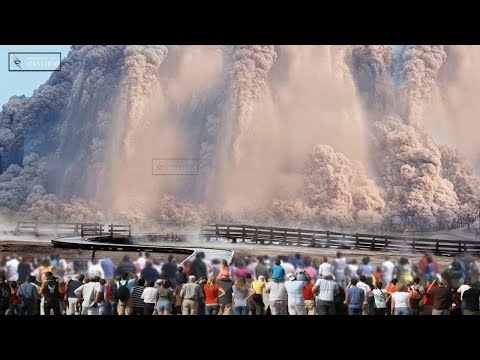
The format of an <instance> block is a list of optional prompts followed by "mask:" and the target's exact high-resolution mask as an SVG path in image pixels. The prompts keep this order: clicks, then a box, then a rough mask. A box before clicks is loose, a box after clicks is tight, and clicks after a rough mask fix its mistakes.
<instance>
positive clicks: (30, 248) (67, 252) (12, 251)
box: [0, 241, 187, 265]
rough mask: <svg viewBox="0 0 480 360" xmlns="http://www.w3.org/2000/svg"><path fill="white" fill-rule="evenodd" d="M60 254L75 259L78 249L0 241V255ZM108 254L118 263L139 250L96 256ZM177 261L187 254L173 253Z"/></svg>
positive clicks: (154, 257)
mask: <svg viewBox="0 0 480 360" xmlns="http://www.w3.org/2000/svg"><path fill="white" fill-rule="evenodd" d="M54 254H59V255H60V256H61V257H63V258H64V259H65V260H67V261H69V262H70V261H73V259H74V258H75V256H76V255H77V250H75V249H62V248H55V247H53V245H52V244H50V243H44V242H34V241H32V243H31V244H25V242H22V243H19V242H15V241H11V242H9V241H2V242H1V243H0V256H1V257H3V256H10V257H11V256H15V255H16V256H22V257H23V256H30V257H35V258H42V257H47V256H49V255H54ZM83 255H84V256H85V257H86V258H91V256H92V251H91V250H84V251H83ZM106 255H108V256H109V257H110V258H111V259H112V261H113V262H114V263H115V264H116V265H118V264H119V263H120V262H121V261H122V259H123V257H124V256H125V255H128V256H129V257H130V260H132V261H134V260H136V259H137V258H138V253H137V252H132V251H96V252H95V258H96V259H102V258H103V257H104V256H106ZM168 255H170V254H158V253H151V256H150V258H151V259H152V260H153V261H155V260H159V261H162V260H166V259H167V258H168ZM173 255H174V256H175V259H176V261H177V263H179V262H181V261H183V260H184V259H185V258H186V257H187V255H185V254H173Z"/></svg>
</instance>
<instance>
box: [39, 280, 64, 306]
mask: <svg viewBox="0 0 480 360" xmlns="http://www.w3.org/2000/svg"><path fill="white" fill-rule="evenodd" d="M45 276H46V280H45V281H44V282H43V283H42V286H41V295H42V297H43V299H44V303H43V311H44V314H45V315H50V311H53V314H54V315H61V311H60V301H61V298H62V295H63V294H61V293H60V290H59V287H60V285H59V283H58V281H57V278H56V277H55V276H53V274H52V273H51V272H46V273H45Z"/></svg>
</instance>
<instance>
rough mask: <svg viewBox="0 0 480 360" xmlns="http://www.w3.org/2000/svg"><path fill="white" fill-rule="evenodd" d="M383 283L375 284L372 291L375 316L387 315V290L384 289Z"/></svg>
mask: <svg viewBox="0 0 480 360" xmlns="http://www.w3.org/2000/svg"><path fill="white" fill-rule="evenodd" d="M382 286H383V284H382V283H381V282H377V283H375V287H374V289H373V290H372V294H373V298H374V300H375V315H387V298H388V292H387V290H385V289H383V288H382Z"/></svg>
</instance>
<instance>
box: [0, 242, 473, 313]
mask: <svg viewBox="0 0 480 360" xmlns="http://www.w3.org/2000/svg"><path fill="white" fill-rule="evenodd" d="M0 261H1V264H0V265H1V267H0V269H1V271H0V315H6V314H7V315H51V314H53V315H479V314H480V309H479V298H480V282H479V274H480V263H479V262H477V261H476V259H474V258H472V257H469V256H458V257H456V258H454V259H453V260H452V262H451V263H450V265H448V266H445V267H444V268H441V267H440V266H439V264H438V263H437V261H436V260H435V258H434V257H433V256H432V255H429V254H425V256H424V257H423V258H422V259H421V260H420V261H412V260H410V259H409V258H407V257H405V256H401V257H399V258H398V259H397V260H396V261H394V259H392V258H390V257H386V258H385V259H384V260H383V261H382V262H381V263H377V264H373V263H372V262H371V260H370V258H369V257H364V258H362V259H361V261H358V262H357V260H356V259H354V258H352V259H347V258H346V257H345V256H344V255H343V254H342V253H341V252H338V253H337V254H336V256H335V258H334V259H329V258H327V257H326V256H324V257H319V258H311V257H309V256H307V257H303V256H301V255H300V254H296V255H294V256H291V257H289V256H278V257H274V258H271V257H269V256H258V257H254V256H247V257H238V256H237V257H236V258H234V259H233V261H232V263H230V264H229V263H228V262H227V261H226V260H220V259H215V260H212V261H209V260H207V259H206V258H205V256H204V254H203V253H201V252H200V253H198V254H197V255H196V257H195V260H193V261H192V262H188V261H187V262H183V263H182V266H178V264H177V261H178V259H176V258H175V256H173V255H170V256H168V258H167V259H166V260H164V259H162V258H159V259H152V258H151V257H150V254H149V253H148V252H146V253H140V254H139V256H138V258H137V259H135V260H134V261H132V260H130V257H129V256H128V255H125V256H124V257H123V259H122V261H121V262H120V263H118V264H115V263H114V261H112V259H111V258H109V257H108V256H105V257H103V258H101V259H88V258H87V257H85V255H84V254H83V253H82V252H81V251H79V252H78V254H77V255H76V256H75V258H74V259H73V260H72V261H67V260H66V259H64V258H62V257H61V256H59V255H52V256H50V257H47V258H35V257H28V256H22V257H18V256H16V255H15V254H12V256H4V257H3V258H1V259H0Z"/></svg>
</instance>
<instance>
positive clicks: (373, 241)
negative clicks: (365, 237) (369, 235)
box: [370, 236, 375, 250]
mask: <svg viewBox="0 0 480 360" xmlns="http://www.w3.org/2000/svg"><path fill="white" fill-rule="evenodd" d="M370 250H375V236H374V237H373V239H372V244H371V245H370Z"/></svg>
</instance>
